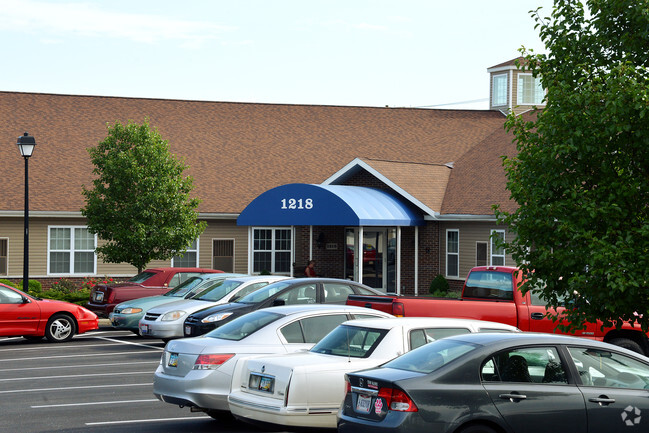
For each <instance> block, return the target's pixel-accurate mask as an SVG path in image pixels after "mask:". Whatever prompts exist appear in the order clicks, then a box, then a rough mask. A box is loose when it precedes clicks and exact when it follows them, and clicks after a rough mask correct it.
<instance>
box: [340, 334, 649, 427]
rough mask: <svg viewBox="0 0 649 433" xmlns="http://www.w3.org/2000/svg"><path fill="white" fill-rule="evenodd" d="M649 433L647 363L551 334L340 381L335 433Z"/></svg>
mask: <svg viewBox="0 0 649 433" xmlns="http://www.w3.org/2000/svg"><path fill="white" fill-rule="evenodd" d="M550 431H560V432H571V433H611V432H629V433H632V432H647V431H649V358H647V357H644V356H642V355H639V354H637V353H635V352H631V351H629V350H625V349H622V348H620V347H618V346H613V345H610V344H606V343H600V342H597V341H591V340H587V339H583V338H576V337H567V336H559V335H550V334H535V333H528V334H466V335H461V336H455V337H448V338H445V339H441V340H438V341H435V342H432V343H429V344H427V345H425V346H422V347H420V348H418V349H415V350H413V351H411V352H409V353H406V354H405V355H402V356H400V357H399V358H396V359H394V360H392V361H390V362H388V363H386V364H383V365H382V366H381V367H379V368H375V369H370V370H364V371H359V372H355V373H350V374H348V375H347V394H346V396H345V400H344V402H343V405H342V407H341V409H340V411H339V413H338V432H339V433H363V432H371V433H380V432H408V433H414V432H427V433H429V432H440V433H451V432H452V433H505V432H507V433H536V432H539V433H541V432H542V433H547V432H550Z"/></svg>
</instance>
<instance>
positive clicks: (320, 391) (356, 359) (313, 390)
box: [228, 317, 520, 428]
mask: <svg viewBox="0 0 649 433" xmlns="http://www.w3.org/2000/svg"><path fill="white" fill-rule="evenodd" d="M471 332H520V331H519V330H518V328H515V327H513V326H509V325H504V324H501V323H494V322H485V321H480V320H468V319H445V318H435V317H414V318H393V319H382V320H376V319H367V320H354V321H349V322H346V323H343V324H342V325H340V326H338V327H337V328H336V329H334V330H333V331H332V332H330V333H329V334H328V335H327V336H326V337H324V338H323V339H322V340H321V341H320V342H319V343H318V344H316V345H315V346H314V347H313V349H311V350H310V351H308V352H302V353H292V354H287V355H282V356H255V357H250V358H246V359H242V360H241V362H239V363H238V364H237V366H236V369H235V372H234V374H233V379H232V391H231V392H230V395H229V397H228V402H229V405H230V411H231V412H232V415H234V416H235V418H238V419H242V420H244V421H248V422H252V423H256V424H259V423H262V424H273V425H283V426H291V427H324V428H336V413H337V412H338V409H339V408H340V404H341V403H342V401H343V399H344V397H345V373H349V372H352V371H357V370H362V369H365V368H370V367H376V366H378V365H380V364H383V363H384V362H387V361H389V360H391V359H393V358H396V357H397V356H399V355H402V354H403V353H405V352H407V351H409V350H412V349H415V348H417V347H419V346H422V345H424V344H426V343H428V342H431V341H434V340H438V339H440V338H444V337H448V336H451V335H458V334H466V333H471ZM367 386H368V387H370V388H371V386H372V384H368V385H367Z"/></svg>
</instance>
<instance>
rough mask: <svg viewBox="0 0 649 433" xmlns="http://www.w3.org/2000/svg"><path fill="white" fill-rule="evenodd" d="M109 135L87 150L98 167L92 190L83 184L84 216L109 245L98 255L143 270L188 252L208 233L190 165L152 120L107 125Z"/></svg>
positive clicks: (101, 248)
mask: <svg viewBox="0 0 649 433" xmlns="http://www.w3.org/2000/svg"><path fill="white" fill-rule="evenodd" d="M107 129H108V135H107V137H106V138H105V139H104V140H103V141H101V142H100V143H99V144H98V145H97V146H96V147H93V148H90V149H88V152H89V153H90V157H91V161H92V163H93V164H94V166H95V168H94V169H93V173H94V174H95V175H96V178H95V179H94V180H93V188H92V189H87V188H86V187H85V185H84V186H83V195H84V196H85V199H86V206H85V207H84V208H83V209H81V213H82V214H83V216H85V217H86V218H87V220H88V230H89V231H90V232H91V233H96V234H97V235H98V236H99V237H100V238H101V239H102V240H104V241H106V243H105V244H103V245H101V246H99V247H97V253H98V254H99V255H100V256H101V257H102V259H103V260H104V261H106V262H110V263H123V262H125V263H130V264H131V265H133V266H135V267H136V268H137V269H138V271H142V270H143V269H144V268H145V267H146V265H147V264H148V263H149V262H150V261H151V260H167V259H170V258H171V257H173V256H174V255H175V254H177V253H179V252H184V251H186V249H187V248H188V247H189V246H190V245H191V244H192V242H193V241H194V240H196V238H197V237H198V236H199V235H200V233H202V231H203V230H204V229H205V222H198V221H197V217H198V214H197V212H196V207H197V206H198V204H199V203H200V200H198V199H197V198H190V196H189V194H190V192H191V191H192V189H193V181H192V178H191V177H189V176H186V177H183V171H184V170H185V169H186V168H187V166H186V165H185V164H184V163H183V162H182V161H180V160H177V159H176V158H175V157H174V156H173V155H171V154H170V152H169V145H168V143H167V141H165V140H163V139H162V137H161V136H160V134H159V133H158V131H157V130H156V129H155V128H151V127H149V123H148V119H145V121H144V123H143V124H142V125H138V124H136V123H134V122H133V121H129V122H127V124H121V123H119V122H116V123H115V125H113V126H110V125H107Z"/></svg>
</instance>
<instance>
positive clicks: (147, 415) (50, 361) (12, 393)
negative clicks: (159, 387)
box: [0, 320, 266, 433]
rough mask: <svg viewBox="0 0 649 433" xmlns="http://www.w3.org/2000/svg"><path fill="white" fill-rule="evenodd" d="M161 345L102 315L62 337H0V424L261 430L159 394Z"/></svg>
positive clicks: (229, 432) (41, 431)
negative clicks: (94, 326) (156, 378)
mask: <svg viewBox="0 0 649 433" xmlns="http://www.w3.org/2000/svg"><path fill="white" fill-rule="evenodd" d="M163 348H164V343H163V342H162V341H161V340H158V339H143V338H141V337H139V336H136V335H134V334H132V333H130V332H128V331H115V330H113V329H112V328H111V327H110V324H109V322H108V321H107V320H102V321H101V322H100V328H99V329H98V330H96V331H92V332H88V333H86V334H82V335H78V336H75V337H74V338H73V339H72V340H71V341H69V342H67V343H60V344H53V343H48V342H47V340H45V339H43V340H39V341H37V342H34V341H27V340H25V339H23V338H21V337H17V338H0V414H1V415H2V417H1V419H2V422H1V423H0V432H12V433H13V432H21V433H37V432H38V433H46V432H47V433H49V432H66V433H76V432H92V433H99V432H115V431H123V430H125V429H128V430H129V431H133V430H137V431H138V433H147V432H178V431H182V432H183V433H191V432H208V431H209V432H214V431H217V432H223V433H260V432H264V431H266V430H262V429H258V428H256V427H254V426H250V425H247V424H245V423H240V422H236V421H235V422H232V423H231V424H220V423H219V422H218V421H215V420H213V419H212V418H210V417H209V416H207V415H205V414H204V413H202V412H190V410H189V409H188V408H182V409H181V408H179V407H178V406H174V405H171V404H168V403H163V402H160V401H158V400H157V399H156V398H155V396H154V395H153V373H154V371H155V369H156V367H157V365H158V363H159V360H160V356H161V354H162V351H163Z"/></svg>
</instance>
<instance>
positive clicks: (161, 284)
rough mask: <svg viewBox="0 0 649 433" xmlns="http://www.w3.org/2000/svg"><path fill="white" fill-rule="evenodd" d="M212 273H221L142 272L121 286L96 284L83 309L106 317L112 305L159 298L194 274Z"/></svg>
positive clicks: (197, 270)
mask: <svg viewBox="0 0 649 433" xmlns="http://www.w3.org/2000/svg"><path fill="white" fill-rule="evenodd" d="M214 272H223V271H217V270H214V269H205V268H151V269H146V270H144V271H142V272H140V273H139V274H137V275H136V276H134V277H133V278H131V279H130V280H127V281H125V282H123V283H117V284H97V285H96V286H95V287H93V288H92V290H91V291H90V300H89V301H88V303H87V304H86V308H88V309H89V310H90V311H93V312H94V313H95V314H97V316H99V317H108V314H109V313H110V312H111V311H113V308H115V305H117V304H119V303H121V302H124V301H130V300H131V299H138V298H144V297H145V296H156V295H163V294H165V293H167V292H168V291H169V290H171V289H173V288H174V287H176V286H177V285H178V284H180V283H182V282H183V281H185V280H187V279H189V278H191V277H193V276H195V275H199V274H209V273H214Z"/></svg>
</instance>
